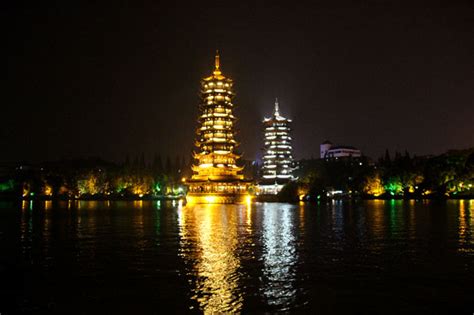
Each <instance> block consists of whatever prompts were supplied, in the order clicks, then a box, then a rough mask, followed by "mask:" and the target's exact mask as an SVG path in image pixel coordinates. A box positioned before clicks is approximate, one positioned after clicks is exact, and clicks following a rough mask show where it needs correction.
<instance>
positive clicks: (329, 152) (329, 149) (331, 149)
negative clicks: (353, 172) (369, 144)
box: [319, 141, 362, 159]
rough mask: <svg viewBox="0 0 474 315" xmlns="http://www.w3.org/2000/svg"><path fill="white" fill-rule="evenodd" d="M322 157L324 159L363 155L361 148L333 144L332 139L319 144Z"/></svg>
mask: <svg viewBox="0 0 474 315" xmlns="http://www.w3.org/2000/svg"><path fill="white" fill-rule="evenodd" d="M319 151H320V157H321V158H322V159H333V158H346V157H361V156H362V153H361V152H360V150H359V149H357V148H354V147H351V146H344V145H333V144H332V143H331V142H330V141H324V142H323V143H321V145H320V146H319Z"/></svg>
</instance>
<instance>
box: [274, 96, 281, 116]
mask: <svg viewBox="0 0 474 315" xmlns="http://www.w3.org/2000/svg"><path fill="white" fill-rule="evenodd" d="M279 109H280V108H279V106H278V97H277V98H275V116H279V115H280V112H279Z"/></svg>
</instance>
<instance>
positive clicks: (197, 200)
mask: <svg viewBox="0 0 474 315" xmlns="http://www.w3.org/2000/svg"><path fill="white" fill-rule="evenodd" d="M251 201H252V195H249V194H222V193H221V194H219V193H215V194H208V193H188V194H187V196H186V202H187V203H189V204H203V203H208V204H209V203H213V204H230V203H248V202H251Z"/></svg>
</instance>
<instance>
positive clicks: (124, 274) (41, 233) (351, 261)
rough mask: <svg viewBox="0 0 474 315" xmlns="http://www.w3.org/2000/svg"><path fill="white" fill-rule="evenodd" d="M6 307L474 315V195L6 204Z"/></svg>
mask: <svg viewBox="0 0 474 315" xmlns="http://www.w3.org/2000/svg"><path fill="white" fill-rule="evenodd" d="M0 245H1V247H0V249H1V251H2V255H1V257H0V274H1V278H2V281H1V282H2V285H1V289H0V294H1V296H2V298H1V303H0V313H1V314H9V313H21V312H24V313H30V312H35V313H69V314H71V313H79V314H84V313H86V314H88V313H107V314H113V313H164V312H165V311H167V313H202V312H206V313H213V312H214V313H222V312H223V313H226V312H243V313H264V312H266V313H279V312H283V313H288V312H292V313H301V312H316V313H321V314H328V313H331V314H334V313H337V314H354V313H357V314H367V313H374V314H375V313H385V314H386V313H389V314H400V313H408V312H409V313H450V314H460V313H467V314H472V313H473V312H474V289H473V284H474V200H448V201H403V200H391V201H390V200H389V201H381V200H371V201H357V202H356V201H352V202H350V201H329V202H320V203H305V204H304V203H301V204H283V203H254V204H247V205H194V206H183V205H182V203H180V202H176V201H174V202H171V201H166V202H165V201H31V202H30V201H23V202H17V203H15V202H0Z"/></svg>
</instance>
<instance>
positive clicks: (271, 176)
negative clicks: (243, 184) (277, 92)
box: [258, 99, 294, 195]
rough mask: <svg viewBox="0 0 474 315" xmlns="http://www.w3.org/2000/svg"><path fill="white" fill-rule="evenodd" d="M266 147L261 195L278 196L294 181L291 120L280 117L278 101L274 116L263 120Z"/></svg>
mask: <svg viewBox="0 0 474 315" xmlns="http://www.w3.org/2000/svg"><path fill="white" fill-rule="evenodd" d="M263 126H264V132H265V138H264V139H265V140H264V141H265V145H264V155H263V166H262V179H261V180H260V182H259V185H258V188H259V194H273V195H275V194H277V193H278V192H279V191H280V190H281V189H282V188H283V186H284V185H285V184H286V183H288V182H289V181H291V180H293V179H294V178H293V175H292V172H293V148H292V146H291V128H290V127H291V120H290V119H288V118H285V117H283V116H281V115H280V108H279V104H278V99H277V100H276V101H275V110H274V112H273V116H272V117H270V118H265V119H264V120H263Z"/></svg>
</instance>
